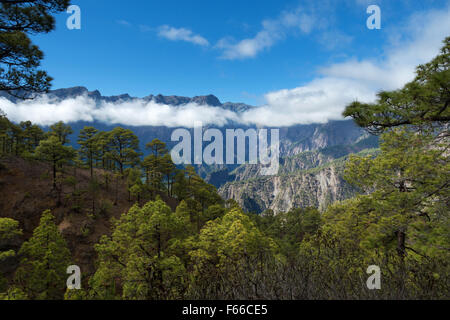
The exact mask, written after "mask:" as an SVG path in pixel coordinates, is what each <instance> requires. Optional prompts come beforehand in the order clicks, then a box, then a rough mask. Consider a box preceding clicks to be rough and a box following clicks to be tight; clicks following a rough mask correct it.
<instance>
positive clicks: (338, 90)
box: [243, 9, 450, 126]
mask: <svg viewBox="0 0 450 320" xmlns="http://www.w3.org/2000/svg"><path fill="white" fill-rule="evenodd" d="M448 30H450V10H449V9H446V10H444V11H429V12H425V13H420V14H417V15H414V16H412V17H411V18H410V20H409V22H408V23H407V25H406V26H405V27H404V28H402V30H401V31H402V35H403V37H400V40H398V41H397V43H395V44H391V45H393V46H392V47H391V48H388V49H386V50H385V53H384V55H383V56H384V58H379V59H365V60H356V59H350V60H348V61H346V62H343V63H338V64H333V65H330V66H328V67H325V68H322V69H321V70H320V71H321V77H319V78H317V79H314V80H312V81H311V82H309V83H307V84H306V85H304V86H301V87H298V88H294V89H285V90H280V91H276V92H271V93H268V94H266V96H265V97H266V101H267V103H266V105H265V106H263V107H261V108H259V109H257V110H250V111H248V112H247V113H245V114H244V116H243V120H244V121H246V122H252V123H257V124H259V125H265V126H288V125H293V124H298V123H311V122H327V121H328V120H337V119H342V116H341V114H342V112H343V111H344V109H345V107H346V105H348V104H349V103H351V102H353V101H355V100H358V101H364V102H373V101H374V99H375V97H376V93H377V92H379V91H380V90H395V89H398V88H401V87H402V86H403V85H405V84H406V83H407V82H409V81H411V80H413V79H414V72H415V68H416V66H417V65H419V64H422V63H426V62H428V61H430V60H431V59H432V58H433V57H434V56H436V55H437V54H438V53H439V49H440V48H441V47H442V45H443V44H442V41H443V40H444V39H445V37H446V36H448ZM397 39H398V37H397Z"/></svg>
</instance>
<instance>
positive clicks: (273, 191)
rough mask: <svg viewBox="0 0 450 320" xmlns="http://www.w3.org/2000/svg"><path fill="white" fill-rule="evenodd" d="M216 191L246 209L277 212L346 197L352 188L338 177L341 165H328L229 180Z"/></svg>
mask: <svg viewBox="0 0 450 320" xmlns="http://www.w3.org/2000/svg"><path fill="white" fill-rule="evenodd" d="M219 193H220V194H221V195H222V196H223V197H224V198H226V199H234V200H236V201H237V202H238V203H239V204H240V205H241V206H242V207H243V208H245V210H246V211H249V212H256V213H260V212H263V211H264V210H267V209H271V210H273V211H274V212H275V213H278V212H284V211H289V210H290V209H293V208H302V207H310V206H313V207H319V208H321V209H323V208H325V207H326V206H328V205H329V204H331V203H332V202H335V201H338V200H344V199H346V198H348V197H350V196H351V195H353V194H354V193H355V189H354V188H353V187H352V186H350V185H349V184H348V183H347V182H345V181H344V179H343V178H342V168H339V167H338V166H335V165H331V166H329V167H326V168H323V169H319V170H316V171H311V172H308V171H305V172H303V173H298V174H287V175H277V176H268V177H258V178H254V179H248V180H245V181H235V182H229V183H226V184H225V185H224V186H222V187H221V188H220V189H219Z"/></svg>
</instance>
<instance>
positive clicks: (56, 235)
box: [16, 210, 71, 300]
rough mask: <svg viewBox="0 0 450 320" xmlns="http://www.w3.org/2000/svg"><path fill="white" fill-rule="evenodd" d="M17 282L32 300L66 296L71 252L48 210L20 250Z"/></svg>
mask: <svg viewBox="0 0 450 320" xmlns="http://www.w3.org/2000/svg"><path fill="white" fill-rule="evenodd" d="M19 254H20V255H21V257H23V258H22V260H21V262H20V266H19V268H18V270H17V272H16V283H17V285H18V286H19V287H20V288H21V289H22V290H23V291H24V292H26V294H27V296H28V297H30V298H31V299H50V300H53V299H63V297H64V293H65V291H66V279H67V274H66V270H67V267H68V266H70V265H71V263H70V262H71V255H70V251H69V249H68V248H67V245H66V241H65V240H64V238H63V237H62V235H61V233H60V232H59V230H58V227H57V225H56V224H55V217H54V216H53V215H52V214H51V212H50V211H49V210H47V211H45V212H44V213H43V214H42V217H41V220H40V223H39V226H38V227H37V228H36V229H35V230H34V232H33V236H32V237H31V238H30V239H29V240H28V241H27V242H25V243H24V244H23V245H22V248H21V249H20V251H19Z"/></svg>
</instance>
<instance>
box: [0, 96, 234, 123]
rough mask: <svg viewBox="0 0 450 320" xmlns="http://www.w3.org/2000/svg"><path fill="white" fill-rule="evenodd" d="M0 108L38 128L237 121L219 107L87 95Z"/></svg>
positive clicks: (3, 102)
mask: <svg viewBox="0 0 450 320" xmlns="http://www.w3.org/2000/svg"><path fill="white" fill-rule="evenodd" d="M0 105H1V109H2V110H3V111H5V112H6V114H7V115H8V118H9V119H10V120H11V121H14V122H20V121H25V120H30V121H32V122H33V123H37V124H39V125H51V124H53V123H55V122H58V121H64V122H76V121H86V122H93V121H94V120H96V121H100V122H103V123H107V124H123V125H130V126H167V127H179V126H181V127H193V126H194V123H195V121H201V122H203V123H204V124H205V125H207V124H213V125H217V126H223V125H225V124H226V123H227V122H229V121H239V119H238V116H237V115H236V114H235V113H234V112H232V111H229V110H224V109H222V108H217V107H210V106H206V105H198V104H195V103H189V104H186V105H183V106H178V107H175V106H170V105H165V104H158V103H155V102H153V101H150V102H148V101H144V100H141V99H134V100H132V101H126V102H125V101H121V102H117V103H106V102H103V103H99V104H96V102H95V101H94V100H93V99H91V98H89V97H87V96H78V97H76V98H70V99H65V100H62V101H59V100H51V99H49V98H48V97H47V96H43V97H39V98H37V99H35V100H27V101H22V102H19V103H17V104H14V103H12V102H10V101H8V100H6V99H5V98H0Z"/></svg>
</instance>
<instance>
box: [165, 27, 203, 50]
mask: <svg viewBox="0 0 450 320" xmlns="http://www.w3.org/2000/svg"><path fill="white" fill-rule="evenodd" d="M158 36H160V37H161V38H165V39H168V40H171V41H186V42H190V43H193V44H197V45H200V46H209V42H208V40H206V39H205V38H203V37H202V36H200V35H198V34H194V33H193V32H192V31H191V30H189V29H186V28H175V27H171V26H168V25H163V26H160V27H159V28H158Z"/></svg>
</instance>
